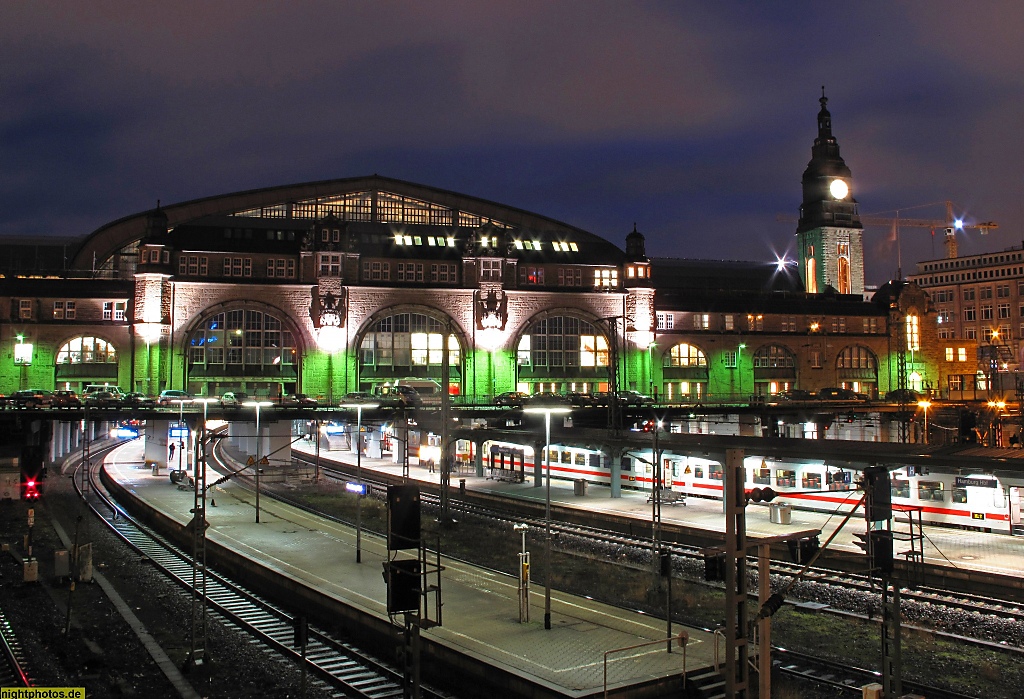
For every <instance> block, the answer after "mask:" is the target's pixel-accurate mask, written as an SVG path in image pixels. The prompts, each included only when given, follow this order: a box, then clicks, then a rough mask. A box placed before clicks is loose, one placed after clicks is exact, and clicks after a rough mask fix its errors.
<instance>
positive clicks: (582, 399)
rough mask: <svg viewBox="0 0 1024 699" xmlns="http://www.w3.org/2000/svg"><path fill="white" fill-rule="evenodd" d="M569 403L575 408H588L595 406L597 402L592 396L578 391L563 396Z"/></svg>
mask: <svg viewBox="0 0 1024 699" xmlns="http://www.w3.org/2000/svg"><path fill="white" fill-rule="evenodd" d="M565 397H566V398H567V399H568V401H569V403H571V404H572V405H573V406H575V407H577V408H590V407H593V406H595V405H597V401H596V400H595V399H594V396H593V395H592V394H590V393H582V392H580V391H570V392H569V393H566V394H565Z"/></svg>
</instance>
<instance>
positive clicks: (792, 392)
mask: <svg viewBox="0 0 1024 699" xmlns="http://www.w3.org/2000/svg"><path fill="white" fill-rule="evenodd" d="M777 397H778V399H779V400H813V399H814V393H812V392H811V391H805V390H803V389H800V388H791V389H789V390H788V391H782V392H780V393H779V394H778V396H777Z"/></svg>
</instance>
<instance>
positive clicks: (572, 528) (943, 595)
mask: <svg viewBox="0 0 1024 699" xmlns="http://www.w3.org/2000/svg"><path fill="white" fill-rule="evenodd" d="M293 454H294V455H295V458H297V459H300V460H306V458H307V457H306V456H305V455H304V454H301V453H298V452H293ZM320 471H321V473H322V474H324V475H326V476H328V477H330V478H334V479H337V480H346V479H348V478H351V473H349V472H348V471H347V470H346V469H344V468H336V467H335V466H333V465H331V464H330V463H324V459H323V458H321V464H320ZM373 476H374V474H373V472H372V471H368V470H366V469H364V470H363V480H364V481H365V482H366V483H367V484H368V485H369V486H370V488H371V491H375V492H378V493H380V494H382V495H383V493H384V492H385V490H386V485H387V483H386V482H385V481H383V480H375V479H374V477H373ZM420 497H421V500H422V502H423V503H424V504H427V505H432V506H439V505H440V498H439V497H438V496H436V495H433V494H431V493H428V492H425V493H422V494H421V496H420ZM450 502H451V506H452V507H453V508H454V509H456V510H457V511H459V512H462V513H465V514H472V515H476V516H480V517H484V518H487V519H492V520H499V521H505V522H523V523H526V524H528V525H531V526H536V527H542V526H543V525H544V523H545V522H544V520H543V519H542V518H530V517H524V516H523V515H522V514H517V513H516V512H515V510H514V508H507V509H500V510H499V509H495V508H493V507H489V506H483V505H477V504H472V503H466V502H464V501H462V500H451V501H450ZM551 530H552V531H553V532H558V533H559V534H560V535H573V536H579V537H582V538H585V539H591V540H593V541H595V542H599V543H604V544H613V545H618V546H629V547H633V548H635V549H636V550H637V551H638V553H641V554H642V553H646V554H647V555H649V554H650V551H651V539H650V538H649V537H641V536H631V535H628V534H623V533H618V532H608V531H606V530H602V529H599V528H596V527H587V526H584V525H580V524H566V523H563V522H556V521H552V522H551ZM661 546H662V548H663V549H666V550H668V551H670V552H671V554H672V555H673V556H674V557H678V558H682V559H690V560H693V561H703V557H704V552H703V549H702V548H700V547H696V546H687V545H685V544H678V543H673V542H668V541H663V542H662V543H661ZM750 561H751V563H753V564H755V565H756V562H757V559H756V558H755V557H751V558H750ZM755 569H756V568H755ZM802 570H803V566H802V565H797V564H794V563H790V562H788V561H784V560H777V559H776V560H773V561H772V574H773V575H780V576H790V577H791V576H795V575H797V574H799V573H800V571H802ZM805 577H806V580H807V581H808V582H813V583H819V584H822V585H831V586H834V587H838V588H842V589H845V590H850V591H854V592H864V593H871V592H877V586H876V583H874V582H873V581H872V579H871V578H870V577H868V576H867V575H860V574H857V573H848V572H843V571H837V570H833V569H831V568H825V567H820V566H816V567H811V568H809V569H808V570H807V572H806V574H805ZM900 594H901V596H902V598H903V600H904V601H913V602H919V603H922V604H930V605H935V606H940V607H943V608H946V609H949V610H956V611H964V612H971V613H977V614H984V615H989V616H992V617H997V618H1001V619H1006V620H1009V621H1015V622H1021V623H1024V607H1022V606H1021V605H1019V604H1016V603H1014V602H1008V601H1005V600H999V599H996V598H993V597H987V596H983V595H970V594H963V593H956V594H955V595H954V594H951V593H949V592H947V591H945V590H938V589H934V588H926V587H914V588H904V589H901V592H900ZM1022 650H1024V649H1022Z"/></svg>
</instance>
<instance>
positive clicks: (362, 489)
mask: <svg viewBox="0 0 1024 699" xmlns="http://www.w3.org/2000/svg"><path fill="white" fill-rule="evenodd" d="M345 491H346V492H349V493H355V494H356V495H366V484H365V483H353V482H352V481H349V482H347V483H346V484H345Z"/></svg>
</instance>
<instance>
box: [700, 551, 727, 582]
mask: <svg viewBox="0 0 1024 699" xmlns="http://www.w3.org/2000/svg"><path fill="white" fill-rule="evenodd" d="M704 579H705V580H706V581H707V582H716V581H719V580H725V552H724V551H722V552H718V553H705V554H704Z"/></svg>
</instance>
